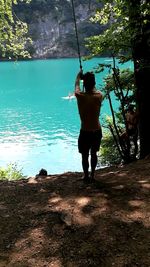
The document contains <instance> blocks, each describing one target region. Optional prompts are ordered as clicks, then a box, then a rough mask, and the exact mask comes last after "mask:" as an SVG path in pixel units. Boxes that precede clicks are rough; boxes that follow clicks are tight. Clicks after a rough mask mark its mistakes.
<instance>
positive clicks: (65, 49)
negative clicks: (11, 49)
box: [15, 0, 102, 58]
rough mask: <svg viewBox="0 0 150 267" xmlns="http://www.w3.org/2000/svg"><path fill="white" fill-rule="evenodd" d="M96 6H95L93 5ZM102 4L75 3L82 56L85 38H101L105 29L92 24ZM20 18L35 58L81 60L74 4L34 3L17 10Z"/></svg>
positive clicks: (62, 0) (59, 1)
mask: <svg viewBox="0 0 150 267" xmlns="http://www.w3.org/2000/svg"><path fill="white" fill-rule="evenodd" d="M91 2H92V4H91ZM99 6H100V4H98V3H97V1H96V0H95V1H89V0H86V1H85V0H81V1H78V0H74V8H75V16H76V25H77V30H78V39H79V45H80V50H81V51H80V52H81V55H86V54H87V50H86V48H85V46H84V44H85V38H86V37H88V36H90V35H91V34H98V33H100V32H101V31H102V27H101V26H100V25H98V24H93V23H91V22H90V21H89V19H90V17H91V16H92V15H93V14H94V13H95V11H96V8H98V7H99ZM15 9H16V12H17V15H18V16H19V17H20V18H21V19H22V20H23V21H26V22H27V24H28V27H29V35H30V36H31V38H32V40H33V45H32V46H31V47H30V50H31V54H32V57H33V58H57V57H58V58H60V57H76V56H78V47H77V38H76V32H75V23H74V16H73V8H72V3H71V1H70V0H55V1H54V0H47V1H46V0H45V1H44V0H43V1H42V0H41V1H38V0H34V1H31V3H30V4H28V5H25V4H23V3H20V4H19V5H18V6H16V7H15Z"/></svg>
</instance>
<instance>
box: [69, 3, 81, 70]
mask: <svg viewBox="0 0 150 267" xmlns="http://www.w3.org/2000/svg"><path fill="white" fill-rule="evenodd" d="M71 3H72V11H73V18H74V26H75V33H76V39H77V47H78V57H79V63H80V69H81V71H82V63H81V54H80V46H79V38H78V29H77V23H76V15H75V8H74V2H73V0H71Z"/></svg>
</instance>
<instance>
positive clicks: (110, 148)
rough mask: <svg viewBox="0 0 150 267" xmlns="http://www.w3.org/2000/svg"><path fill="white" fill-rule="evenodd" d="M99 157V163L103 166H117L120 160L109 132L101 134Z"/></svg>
mask: <svg viewBox="0 0 150 267" xmlns="http://www.w3.org/2000/svg"><path fill="white" fill-rule="evenodd" d="M99 156H100V163H101V164H102V165H104V166H105V165H106V166H109V165H114V164H119V163H120V162H121V160H122V159H121V157H120V154H119V152H118V149H117V146H116V145H115V143H114V139H113V136H112V135H111V134H110V132H109V131H106V132H105V133H103V138H102V142H101V148H100V152H99Z"/></svg>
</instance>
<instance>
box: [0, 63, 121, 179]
mask: <svg viewBox="0 0 150 267" xmlns="http://www.w3.org/2000/svg"><path fill="white" fill-rule="evenodd" d="M107 60H109V59H106V58H103V59H98V58H96V59H92V60H90V61H86V62H83V69H84V72H85V71H90V70H92V68H93V66H96V65H97V63H98V62H101V63H102V62H104V61H107ZM78 71H79V63H78V59H54V60H37V61H21V62H2V63H0V102H1V105H0V166H6V165H7V164H8V163H14V162H15V163H17V165H18V167H19V168H22V171H23V174H24V175H27V176H29V175H35V174H37V173H38V172H39V170H40V169H41V168H45V169H46V170H47V171H48V173H49V174H54V173H63V172H66V171H81V170H82V168H81V158H80V154H79V153H78V149H77V138H78V132H79V128H80V121H79V116H78V111H77V105H76V100H75V99H72V100H65V99H63V98H62V97H63V96H67V95H68V94H69V93H71V92H73V90H74V80H75V76H76V74H77V72H78ZM105 74H106V73H102V74H97V75H96V81H97V86H98V87H100V86H101V85H102V78H103V77H104V75H105ZM115 105H116V103H115ZM101 112H102V114H104V113H109V108H108V103H106V102H104V103H103V107H102V111H101Z"/></svg>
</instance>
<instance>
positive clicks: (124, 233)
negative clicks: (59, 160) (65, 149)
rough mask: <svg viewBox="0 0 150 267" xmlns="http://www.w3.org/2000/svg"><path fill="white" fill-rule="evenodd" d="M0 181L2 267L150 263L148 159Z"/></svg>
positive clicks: (123, 266) (145, 266) (98, 266)
mask: <svg viewBox="0 0 150 267" xmlns="http://www.w3.org/2000/svg"><path fill="white" fill-rule="evenodd" d="M81 177H82V173H64V174H62V175H52V176H47V177H45V178H42V177H38V178H35V177H31V178H29V179H28V180H25V181H17V182H0V267H85V266H86V267H94V266H95V267H111V266H115V267H137V266H139V267H149V266H150V254H149V253H150V231H149V227H150V208H149V207H150V206H149V196H150V192H149V191H150V160H149V159H147V160H145V161H144V160H143V161H142V160H141V161H137V162H136V163H132V164H129V165H126V166H124V167H111V168H106V169H102V170H98V171H97V173H96V182H95V183H93V184H89V185H88V184H86V185H85V184H84V183H83V182H82V180H81Z"/></svg>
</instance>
